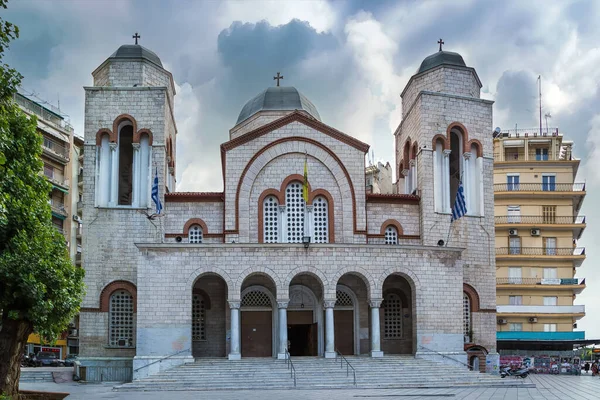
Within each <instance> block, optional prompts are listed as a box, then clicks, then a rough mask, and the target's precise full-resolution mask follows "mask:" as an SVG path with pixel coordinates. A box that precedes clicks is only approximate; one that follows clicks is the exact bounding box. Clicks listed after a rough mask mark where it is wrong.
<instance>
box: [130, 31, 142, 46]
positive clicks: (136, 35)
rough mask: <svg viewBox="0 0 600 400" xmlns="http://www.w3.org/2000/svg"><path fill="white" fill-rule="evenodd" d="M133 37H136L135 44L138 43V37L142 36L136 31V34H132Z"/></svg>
mask: <svg viewBox="0 0 600 400" xmlns="http://www.w3.org/2000/svg"><path fill="white" fill-rule="evenodd" d="M132 38H134V39H135V44H138V39H139V38H141V36H140V35H139V34H138V33H137V32H136V33H135V35H133V36H132Z"/></svg>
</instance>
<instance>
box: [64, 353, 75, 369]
mask: <svg viewBox="0 0 600 400" xmlns="http://www.w3.org/2000/svg"><path fill="white" fill-rule="evenodd" d="M77 358H78V357H77V354H69V355H68V356H67V358H65V367H72V366H73V365H75V361H77Z"/></svg>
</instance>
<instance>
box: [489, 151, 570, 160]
mask: <svg viewBox="0 0 600 400" xmlns="http://www.w3.org/2000/svg"><path fill="white" fill-rule="evenodd" d="M572 159H573V157H572V156H571V154H558V155H557V156H552V154H536V153H532V152H530V153H529V157H525V153H510V152H506V153H504V157H502V153H498V152H494V161H496V162H510V161H571V160H572Z"/></svg>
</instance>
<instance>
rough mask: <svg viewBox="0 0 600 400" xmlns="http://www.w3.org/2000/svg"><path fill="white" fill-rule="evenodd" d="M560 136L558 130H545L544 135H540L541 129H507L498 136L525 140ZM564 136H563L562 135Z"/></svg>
mask: <svg viewBox="0 0 600 400" xmlns="http://www.w3.org/2000/svg"><path fill="white" fill-rule="evenodd" d="M552 136H559V134H558V128H543V129H542V134H541V135H540V128H539V127H536V128H518V129H507V130H504V131H502V132H501V133H500V135H498V137H500V138H506V137H509V138H524V137H552ZM560 136H562V135H560Z"/></svg>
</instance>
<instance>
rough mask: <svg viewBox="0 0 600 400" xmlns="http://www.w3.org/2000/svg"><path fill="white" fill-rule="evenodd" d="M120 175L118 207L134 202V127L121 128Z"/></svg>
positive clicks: (119, 149) (119, 148)
mask: <svg viewBox="0 0 600 400" xmlns="http://www.w3.org/2000/svg"><path fill="white" fill-rule="evenodd" d="M118 152H119V173H118V182H119V183H118V185H119V192H118V203H117V204H118V205H120V206H122V205H131V204H132V202H133V126H132V125H125V126H122V127H120V128H119V147H118Z"/></svg>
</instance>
